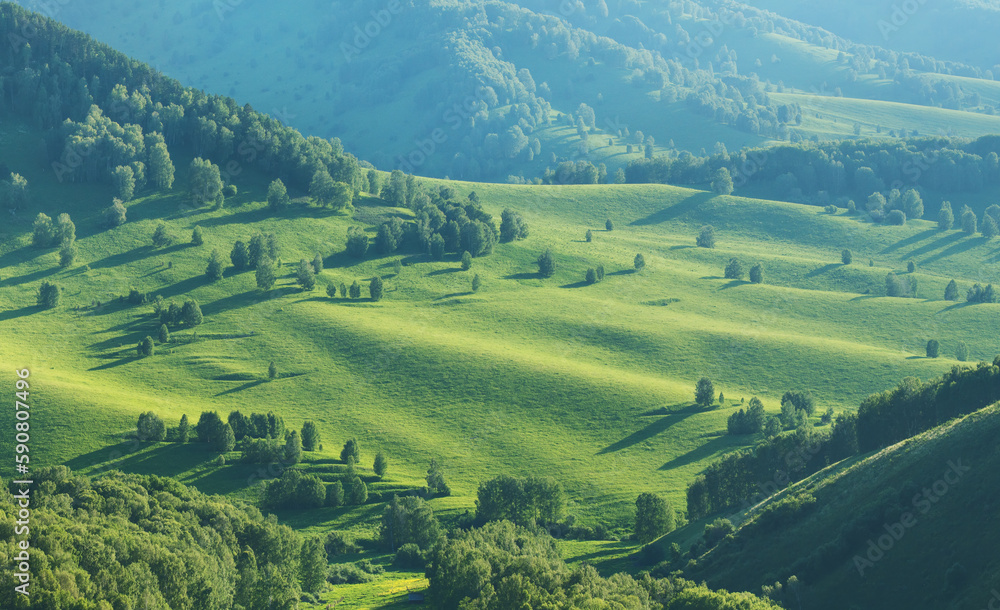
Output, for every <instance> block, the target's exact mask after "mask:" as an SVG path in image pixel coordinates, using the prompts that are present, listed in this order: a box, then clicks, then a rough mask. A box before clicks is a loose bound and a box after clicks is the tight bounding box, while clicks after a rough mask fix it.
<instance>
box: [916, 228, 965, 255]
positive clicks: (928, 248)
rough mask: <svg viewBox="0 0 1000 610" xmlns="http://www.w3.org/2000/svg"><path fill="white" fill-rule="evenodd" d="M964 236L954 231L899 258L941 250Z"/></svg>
mask: <svg viewBox="0 0 1000 610" xmlns="http://www.w3.org/2000/svg"><path fill="white" fill-rule="evenodd" d="M964 235H965V234H964V233H962V232H961V231H956V232H954V233H951V234H949V235H945V236H944V237H942V238H940V239H936V240H934V241H932V242H931V243H929V244H924V245H923V246H920V247H919V248H917V249H916V250H913V251H912V252H909V253H907V254H904V255H903V256H902V257H900V258H913V257H914V256H920V255H922V254H927V253H928V252H933V251H934V250H937V249H938V248H943V247H945V246H947V245H948V244H950V243H953V242H956V241H959V240H960V239H962V236H964Z"/></svg>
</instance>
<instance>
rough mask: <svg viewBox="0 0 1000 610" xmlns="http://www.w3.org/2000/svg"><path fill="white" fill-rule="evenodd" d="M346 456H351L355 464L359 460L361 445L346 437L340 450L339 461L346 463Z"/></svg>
mask: <svg viewBox="0 0 1000 610" xmlns="http://www.w3.org/2000/svg"><path fill="white" fill-rule="evenodd" d="M348 458H352V459H353V460H354V463H355V464H357V463H358V462H359V461H360V460H361V446H360V445H359V444H358V441H357V440H355V439H353V438H351V439H348V440H347V442H345V443H344V448H343V449H341V450H340V461H341V462H344V463H345V464H346V463H347V459H348Z"/></svg>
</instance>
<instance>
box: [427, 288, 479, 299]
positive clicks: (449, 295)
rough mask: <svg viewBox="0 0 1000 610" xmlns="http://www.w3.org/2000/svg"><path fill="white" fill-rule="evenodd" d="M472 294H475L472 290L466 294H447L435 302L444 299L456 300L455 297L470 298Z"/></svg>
mask: <svg viewBox="0 0 1000 610" xmlns="http://www.w3.org/2000/svg"><path fill="white" fill-rule="evenodd" d="M471 294H473V292H472V291H471V290H469V291H466V292H452V293H451V294H446V295H444V296H440V297H437V298H436V299H434V300H435V301H443V300H444V299H451V298H454V297H467V296H469V295H471Z"/></svg>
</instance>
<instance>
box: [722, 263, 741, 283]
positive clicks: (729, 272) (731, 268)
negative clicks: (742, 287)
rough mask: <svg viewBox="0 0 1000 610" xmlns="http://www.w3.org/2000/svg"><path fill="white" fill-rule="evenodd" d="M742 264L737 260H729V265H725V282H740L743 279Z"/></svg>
mask: <svg viewBox="0 0 1000 610" xmlns="http://www.w3.org/2000/svg"><path fill="white" fill-rule="evenodd" d="M743 274H744V271H743V263H741V262H740V260H739V259H738V258H731V259H729V263H728V264H727V265H726V272H725V275H726V279H727V280H742V279H743Z"/></svg>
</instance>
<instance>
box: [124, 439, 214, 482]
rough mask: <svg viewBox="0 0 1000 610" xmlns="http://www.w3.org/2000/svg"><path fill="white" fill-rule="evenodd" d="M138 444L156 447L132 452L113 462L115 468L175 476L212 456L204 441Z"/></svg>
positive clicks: (144, 446)
mask: <svg viewBox="0 0 1000 610" xmlns="http://www.w3.org/2000/svg"><path fill="white" fill-rule="evenodd" d="M138 445H139V447H141V448H146V447H149V446H150V445H153V446H156V448H155V449H151V450H149V451H141V452H137V453H133V454H131V455H129V456H128V457H126V458H124V459H122V460H120V461H118V462H117V463H115V465H114V466H115V468H117V469H119V470H122V471H124V472H134V473H136V474H155V475H159V476H161V477H176V476H177V475H179V474H182V473H184V472H186V471H188V470H190V469H192V468H194V467H195V466H197V465H199V464H201V463H203V462H205V461H206V460H208V459H209V458H210V457H212V453H211V452H210V451H208V445H207V444H206V443H139V444H138Z"/></svg>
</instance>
